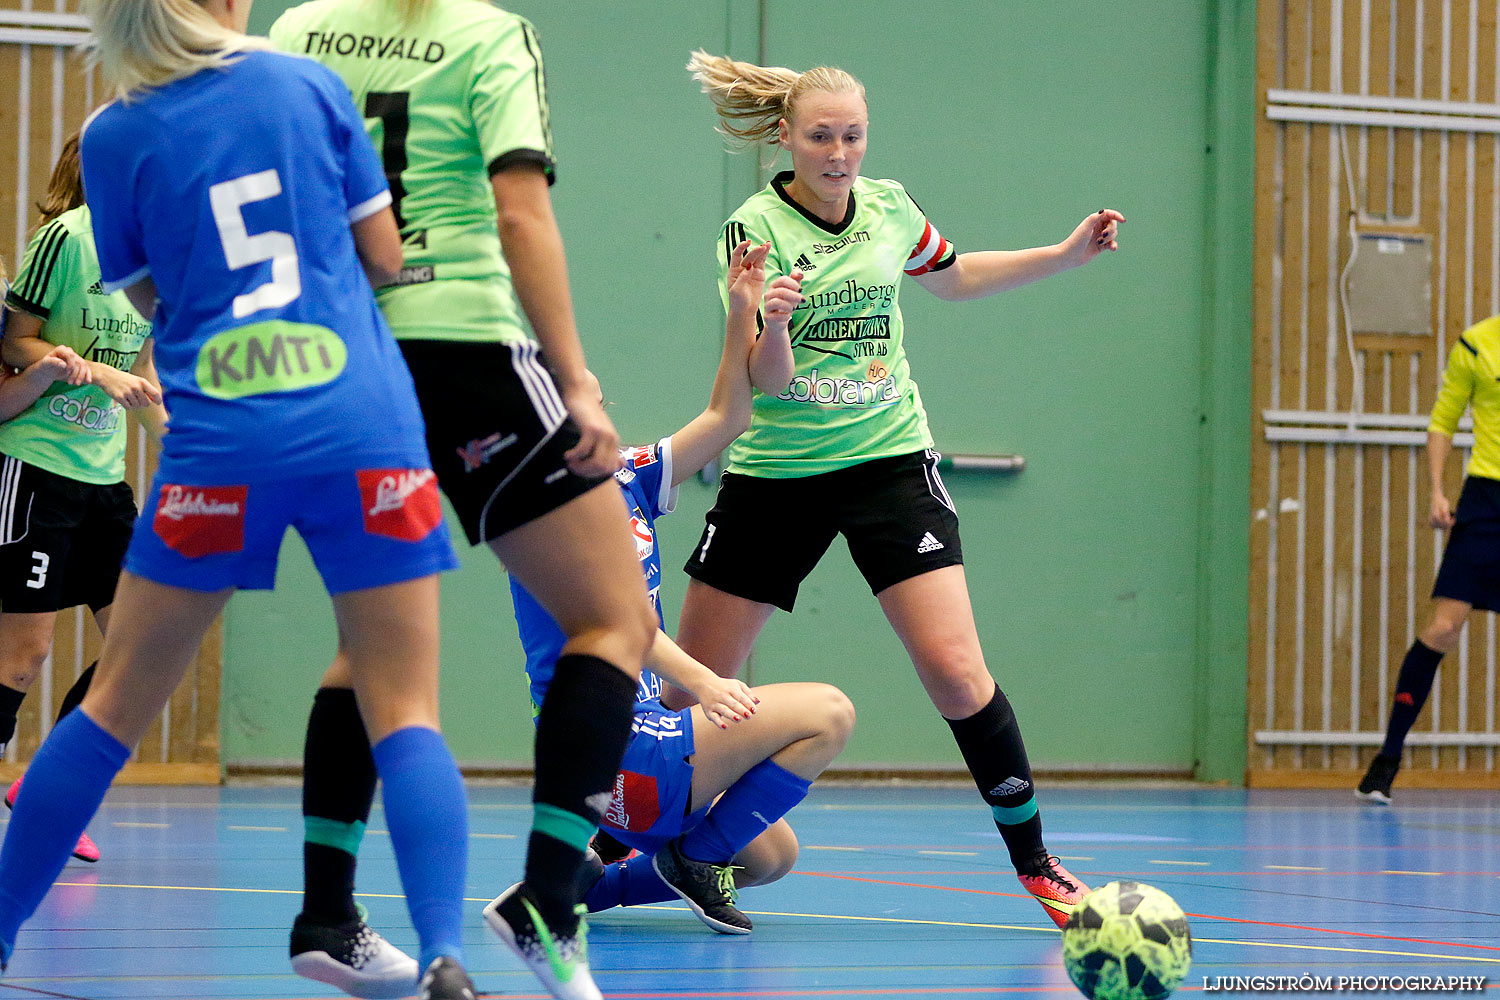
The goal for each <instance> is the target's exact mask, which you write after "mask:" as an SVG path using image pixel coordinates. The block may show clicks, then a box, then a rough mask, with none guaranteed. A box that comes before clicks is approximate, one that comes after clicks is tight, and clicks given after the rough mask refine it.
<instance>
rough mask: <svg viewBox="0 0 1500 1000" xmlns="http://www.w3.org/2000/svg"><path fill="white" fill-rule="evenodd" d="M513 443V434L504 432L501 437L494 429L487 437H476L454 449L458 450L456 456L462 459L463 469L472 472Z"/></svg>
mask: <svg viewBox="0 0 1500 1000" xmlns="http://www.w3.org/2000/svg"><path fill="white" fill-rule="evenodd" d="M515 443H516V436H515V435H514V434H506V435H504V436H503V437H502V436H501V434H500V432H499V431H496V432H495V433H493V434H491V435H490V436H489V437H484V438H477V439H475V440H473V441H470V442H469V443H468V444H466V445H464V446H463V447H461V448H456V449H454V450H455V451H457V452H458V457H459V458H461V459H463V461H464V471H465V472H473V471H474V470H475V469H477V468H479V467H480V466H482V465H484V464H485V463H486V462H488V461H489V460H490V459H492V458H494V457H495V456H496V455H498V454H500V453H501V452H502V451H504V450H505V449H506V448H509V447H510V446H511V445H513V444H515Z"/></svg>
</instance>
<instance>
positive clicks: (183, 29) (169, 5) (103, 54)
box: [85, 0, 271, 101]
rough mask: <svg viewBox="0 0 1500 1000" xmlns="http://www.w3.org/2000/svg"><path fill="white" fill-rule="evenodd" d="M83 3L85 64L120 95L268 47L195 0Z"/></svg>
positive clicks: (218, 66) (127, 97)
mask: <svg viewBox="0 0 1500 1000" xmlns="http://www.w3.org/2000/svg"><path fill="white" fill-rule="evenodd" d="M85 9H86V12H87V13H88V15H89V19H90V21H92V22H93V31H92V33H91V35H90V36H89V41H88V50H89V64H90V65H91V66H98V67H99V68H100V69H101V70H102V71H103V72H104V77H105V79H106V80H108V81H109V82H110V83H111V84H113V85H114V88H115V94H116V96H118V97H119V98H120V99H121V100H123V101H129V100H130V99H131V98H132V97H139V96H140V95H141V94H142V92H144V91H147V90H150V89H152V88H153V87H160V86H162V85H163V84H166V83H171V82H172V81H173V80H180V79H181V78H183V77H185V76H191V75H193V74H194V73H196V72H198V71H199V70H202V69H223V68H224V67H226V66H228V65H230V64H231V63H233V62H235V60H236V59H237V58H238V57H239V56H241V55H244V54H245V53H246V52H252V51H255V50H258V49H269V48H270V47H271V43H270V41H269V40H268V39H264V38H251V37H250V36H248V35H242V34H240V33H239V32H238V31H235V30H234V29H233V28H228V27H225V26H224V25H222V24H220V23H219V22H218V21H216V20H214V19H213V17H211V16H210V15H209V13H208V12H207V11H205V10H204V9H203V7H202V6H201V5H200V4H199V3H196V2H195V0H85Z"/></svg>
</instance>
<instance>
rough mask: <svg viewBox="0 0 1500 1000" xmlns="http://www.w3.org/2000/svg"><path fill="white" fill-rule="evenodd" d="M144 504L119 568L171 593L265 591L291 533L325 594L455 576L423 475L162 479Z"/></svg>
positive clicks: (438, 507) (435, 500) (433, 490)
mask: <svg viewBox="0 0 1500 1000" xmlns="http://www.w3.org/2000/svg"><path fill="white" fill-rule="evenodd" d="M147 497H148V500H147V502H146V503H144V504H142V507H141V516H140V519H139V520H138V521H137V522H136V526H135V534H134V536H133V537H132V538H131V542H130V550H129V551H128V552H127V553H126V555H125V568H126V569H128V570H129V571H130V572H132V573H134V574H136V575H137V576H142V577H145V578H146V579H148V580H154V581H155V582H157V583H161V584H165V585H167V586H170V587H182V588H185V589H187V590H199V591H204V592H212V591H216V590H224V589H225V588H228V587H234V588H237V589H240V590H270V589H271V588H272V587H274V586H275V585H276V557H277V555H278V553H279V552H280V551H281V539H282V536H283V535H285V534H286V530H287V528H296V529H297V534H299V535H301V536H302V540H303V541H304V542H306V543H307V548H308V550H309V551H310V552H311V553H312V557H313V562H314V563H315V564H316V565H317V567H318V572H319V573H320V574H321V575H322V577H323V584H324V586H326V587H327V588H328V592H329V593H330V594H342V593H345V592H347V591H351V590H363V589H365V588H367V587H379V586H383V585H385V584H389V583H401V582H403V581H406V580H415V579H418V578H420V577H424V576H429V575H431V574H433V573H437V572H440V571H442V570H448V569H455V568H457V566H458V560H457V558H456V557H455V556H454V554H453V545H452V543H451V542H450V541H449V538H448V531H447V528H446V527H445V526H444V524H443V508H442V501H441V499H440V498H439V496H438V490H437V479H436V477H435V476H433V474H432V470H430V469H360V470H356V471H349V472H335V473H325V474H321V475H316V476H302V477H299V478H295V479H283V480H277V481H273V482H263V483H250V484H245V485H211V486H204V485H195V484H191V483H183V482H170V481H167V480H166V478H165V476H164V474H163V471H158V472H157V475H156V480H155V481H154V482H153V483H152V484H151V492H150V493H149V494H147Z"/></svg>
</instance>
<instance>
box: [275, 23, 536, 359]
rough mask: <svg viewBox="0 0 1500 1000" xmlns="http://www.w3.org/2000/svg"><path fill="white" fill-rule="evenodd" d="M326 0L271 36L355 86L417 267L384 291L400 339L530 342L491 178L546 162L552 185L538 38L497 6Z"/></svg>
mask: <svg viewBox="0 0 1500 1000" xmlns="http://www.w3.org/2000/svg"><path fill="white" fill-rule="evenodd" d="M399 6H400V5H398V4H395V3H390V2H372V0H314V2H313V3H305V4H302V5H301V6H298V7H294V8H292V9H291V10H289V11H287V12H286V13H285V14H283V15H282V16H281V17H280V18H279V19H278V20H277V21H276V23H275V24H274V25H273V26H272V27H271V41H272V42H273V43H274V44H275V45H276V46H277V47H278V48H280V49H282V50H283V51H286V52H291V53H295V54H297V55H304V56H308V57H310V58H312V59H315V60H317V61H318V62H320V63H322V64H323V65H325V66H327V67H328V68H330V69H332V70H333V71H334V72H335V73H337V74H338V75H339V76H340V77H342V78H343V80H344V82H345V83H346V84H348V86H349V89H350V91H351V92H352V93H353V95H354V103H355V105H356V106H357V107H358V108H359V109H360V112H361V113H362V114H363V115H364V118H365V128H366V130H367V131H368V132H369V135H370V139H371V141H372V142H374V144H375V148H376V149H377V150H378V151H379V153H380V156H381V160H382V162H383V163H384V164H385V174H386V180H387V181H388V182H389V183H390V186H391V199H392V205H391V207H392V209H393V210H394V211H395V214H396V223H397V225H398V226H399V227H400V229H401V240H402V251H403V253H404V255H405V266H404V267H403V269H402V271H401V276H400V277H399V278H398V279H397V281H396V284H395V285H392V286H389V287H387V288H382V289H380V290H379V291H378V292H377V293H376V297H377V299H378V300H379V302H380V308H381V311H382V312H383V313H385V317H386V320H387V322H389V323H390V326H391V329H392V331H393V332H394V333H395V335H396V336H397V337H398V338H401V339H414V340H461V341H503V342H509V341H514V340H520V339H522V338H524V337H525V332H524V328H523V326H522V323H521V318H520V314H519V312H518V310H517V308H516V303H515V298H514V296H513V294H512V292H511V284H510V268H509V267H507V266H506V263H505V258H504V257H503V256H502V255H501V253H500V233H499V229H498V227H497V224H496V216H495V196H494V192H493V190H492V188H491V187H490V177H491V176H493V175H494V174H495V173H496V172H497V171H499V170H503V169H505V168H506V167H509V166H513V165H516V164H521V163H535V164H537V165H538V166H539V167H541V169H542V170H544V171H545V172H546V174H547V178H548V180H549V182H550V181H551V179H552V177H553V159H552V133H551V128H550V126H549V124H548V120H547V92H546V86H545V82H544V80H543V74H542V57H541V50H540V49H539V48H538V47H537V40H536V32H535V31H534V30H533V29H532V27H531V25H530V24H529V23H527V21H526V20H525V19H524V18H521V17H518V16H516V15H515V14H510V13H507V12H506V11H503V10H501V9H499V8H498V7H495V6H493V5H491V4H489V3H487V2H485V0H433V2H432V4H431V6H430V8H429V9H428V10H427V11H426V12H425V13H424V14H422V15H421V16H420V17H419V18H417V19H415V20H412V21H407V20H406V19H405V18H403V17H402V14H401V12H400V10H399Z"/></svg>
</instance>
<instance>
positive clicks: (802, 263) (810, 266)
mask: <svg viewBox="0 0 1500 1000" xmlns="http://www.w3.org/2000/svg"><path fill="white" fill-rule="evenodd" d="M792 266H793V267H796V268H801V269H802V270H804V271H816V270H817V269H818V265H816V264H814V263H813V262H812V261H810V260H808V259H807V254H805V253H804V254H798V255H797V259H796V261H794V262H793V264H792Z"/></svg>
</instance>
